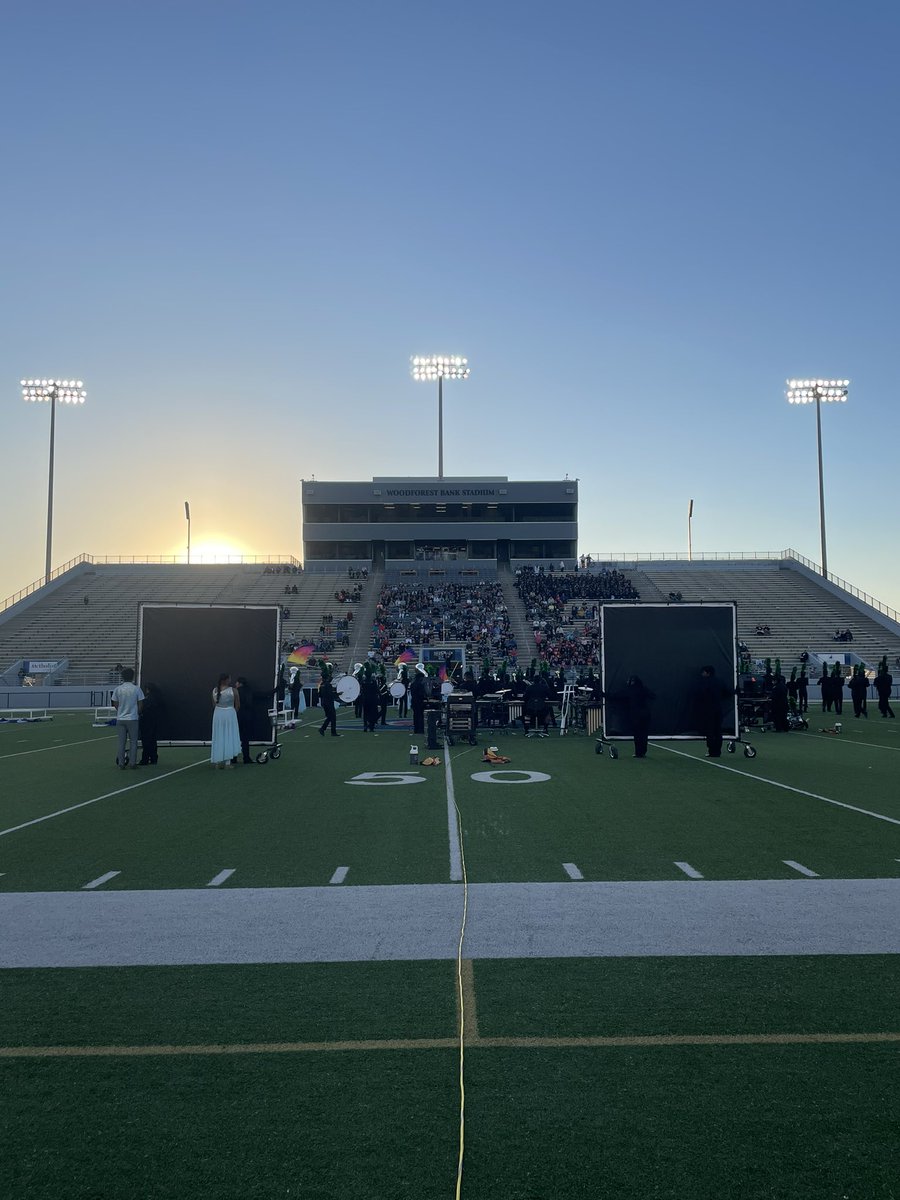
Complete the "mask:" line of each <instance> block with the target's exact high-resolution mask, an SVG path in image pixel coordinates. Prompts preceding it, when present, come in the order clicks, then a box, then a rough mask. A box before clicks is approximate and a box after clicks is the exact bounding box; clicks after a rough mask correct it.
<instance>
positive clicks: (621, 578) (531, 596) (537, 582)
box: [516, 566, 641, 607]
mask: <svg viewBox="0 0 900 1200" xmlns="http://www.w3.org/2000/svg"><path fill="white" fill-rule="evenodd" d="M516 590H517V591H518V593H519V595H520V596H521V598H522V603H523V604H524V605H525V606H526V607H527V606H528V605H529V603H532V602H539V601H541V600H545V601H546V600H553V601H554V602H555V603H556V604H565V603H568V602H569V601H570V600H574V599H576V598H577V597H583V598H584V599H586V600H640V598H641V597H640V593H639V592H638V591H637V589H636V588H635V587H634V585H633V584H632V582H631V580H630V579H629V578H628V577H627V575H623V574H622V572H621V571H617V570H616V569H615V568H606V567H603V568H602V569H601V570H599V571H590V572H583V573H581V574H579V573H578V572H577V571H554V570H553V568H552V566H551V568H550V570H549V571H545V570H544V568H543V567H539V568H538V569H537V570H535V569H534V567H517V568H516Z"/></svg>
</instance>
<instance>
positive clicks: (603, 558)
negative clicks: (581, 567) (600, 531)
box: [579, 549, 900, 622]
mask: <svg viewBox="0 0 900 1200" xmlns="http://www.w3.org/2000/svg"><path fill="white" fill-rule="evenodd" d="M579 557H580V556H579ZM590 558H591V561H592V563H593V565H594V566H618V565H619V564H625V563H634V564H635V565H639V564H640V563H642V562H686V561H690V562H697V561H698V560H699V561H701V562H749V561H752V560H754V559H756V560H764V561H765V560H769V561H777V560H783V559H785V558H790V559H793V560H794V562H798V563H800V564H801V566H804V567H806V568H807V569H808V570H810V571H812V572H813V573H814V574H816V575H818V576H819V578H820V579H827V580H828V582H829V583H833V584H835V585H836V586H837V587H839V588H841V589H842V590H843V591H845V592H849V593H850V595H851V596H855V597H856V599H857V600H862V602H863V603H864V604H868V606H869V607H870V608H874V609H876V610H877V611H878V612H880V613H884V615H885V616H886V617H890V618H891V620H892V621H898V622H900V612H898V611H897V610H896V609H895V608H891V607H890V605H888V604H884V603H882V601H881V600H878V599H877V598H876V597H875V596H873V595H871V594H870V593H869V592H864V591H862V590H861V589H860V588H858V587H854V586H853V584H852V583H849V582H848V581H847V580H846V579H842V578H841V577H840V575H832V573H831V572H830V571H829V572H828V574H827V575H824V576H823V574H822V568H821V566H820V565H819V564H818V563H816V562H813V560H812V559H811V558H806V557H804V555H802V554H798V553H797V551H796V550H791V549H787V550H744V551H734V550H713V551H707V552H705V553H704V552H702V551H697V550H695V551H694V552H693V554H692V555H691V558H690V560H687V559H685V556H684V553H683V552H681V553H679V552H678V551H677V550H674V551H672V550H670V551H665V550H651V551H638V552H629V551H621V552H618V553H606V554H593V553H592V554H591V555H590Z"/></svg>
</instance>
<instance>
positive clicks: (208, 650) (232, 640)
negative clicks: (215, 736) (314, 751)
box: [138, 604, 280, 742]
mask: <svg viewBox="0 0 900 1200" xmlns="http://www.w3.org/2000/svg"><path fill="white" fill-rule="evenodd" d="M279 617H280V613H279V610H278V608H277V607H266V608H261V607H249V606H240V607H237V606H235V607H226V606H224V605H192V604H142V605H141V608H140V618H139V621H138V669H139V678H140V682H141V686H144V685H145V684H147V683H153V684H155V685H156V686H157V687H158V688H159V690H160V694H161V697H162V701H163V709H162V712H161V714H160V723H159V740H160V741H161V742H209V740H210V738H211V737H212V715H213V714H212V691H213V688H214V687H215V686H216V681H217V680H218V678H219V676H220V675H221V674H222V673H223V672H224V671H229V672H230V673H231V678H232V680H234V679H235V678H236V677H237V676H238V675H244V676H246V679H247V682H248V684H249V685H250V688H251V690H252V692H253V696H254V702H253V705H252V723H251V733H250V738H251V741H263V742H268V741H271V739H272V725H271V721H270V718H269V715H268V712H269V709H270V708H271V707H272V696H273V694H274V691H275V677H276V674H277V671H278V648H279V624H278V623H279Z"/></svg>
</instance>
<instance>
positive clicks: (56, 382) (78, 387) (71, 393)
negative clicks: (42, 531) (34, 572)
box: [21, 379, 87, 583]
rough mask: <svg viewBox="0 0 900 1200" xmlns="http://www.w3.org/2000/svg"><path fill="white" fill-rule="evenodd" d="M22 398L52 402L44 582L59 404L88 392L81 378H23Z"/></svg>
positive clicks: (50, 539)
mask: <svg viewBox="0 0 900 1200" xmlns="http://www.w3.org/2000/svg"><path fill="white" fill-rule="evenodd" d="M21 384H22V399H23V400H28V401H30V402H31V403H40V402H41V401H44V400H48V401H49V402H50V473H49V483H48V486H47V554H46V558H45V560H44V582H45V583H46V582H47V581H48V580H49V578H50V571H51V569H52V562H51V557H52V552H53V456H54V449H55V442H56V406H57V404H84V401H85V398H86V396H87V392H86V391H85V390H84V385H83V384H82V382H81V380H80V379H23V380H22V381H21Z"/></svg>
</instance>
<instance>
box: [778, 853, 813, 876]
mask: <svg viewBox="0 0 900 1200" xmlns="http://www.w3.org/2000/svg"><path fill="white" fill-rule="evenodd" d="M781 861H782V862H783V863H784V865H785V866H786V867H790V868H791V870H793V871H799V872H800V874H801V875H805V876H806V877H807V879H820V878H821V876H820V875H819V873H818V871H811V870H810V869H809V867H804V865H803V864H802V863H798V862H794V860H793V859H792V858H783V859H782V860H781Z"/></svg>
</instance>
